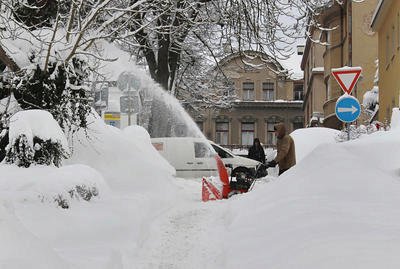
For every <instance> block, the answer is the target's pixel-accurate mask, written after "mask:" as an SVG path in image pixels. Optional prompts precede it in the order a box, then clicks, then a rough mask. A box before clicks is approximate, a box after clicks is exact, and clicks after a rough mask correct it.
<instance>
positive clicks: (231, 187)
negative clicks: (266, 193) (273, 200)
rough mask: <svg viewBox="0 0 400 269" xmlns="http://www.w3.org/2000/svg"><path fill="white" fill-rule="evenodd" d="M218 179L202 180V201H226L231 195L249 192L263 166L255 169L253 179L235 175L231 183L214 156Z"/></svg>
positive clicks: (219, 160)
mask: <svg viewBox="0 0 400 269" xmlns="http://www.w3.org/2000/svg"><path fill="white" fill-rule="evenodd" d="M215 160H216V162H217V167H218V174H219V179H215V178H204V177H203V180H202V200H203V202H207V201H210V200H221V199H227V198H229V197H231V196H232V195H235V194H239V193H245V192H248V191H250V190H251V189H252V188H253V186H254V183H255V182H256V178H257V175H258V173H259V171H262V170H264V172H266V170H265V166H264V165H263V164H261V165H260V166H259V167H257V170H256V172H255V175H254V177H248V176H247V175H245V174H240V173H239V174H237V175H236V180H235V181H233V180H232V177H231V180H229V176H228V171H227V170H226V168H225V165H224V163H223V162H222V160H221V158H220V157H219V156H218V155H216V156H215Z"/></svg>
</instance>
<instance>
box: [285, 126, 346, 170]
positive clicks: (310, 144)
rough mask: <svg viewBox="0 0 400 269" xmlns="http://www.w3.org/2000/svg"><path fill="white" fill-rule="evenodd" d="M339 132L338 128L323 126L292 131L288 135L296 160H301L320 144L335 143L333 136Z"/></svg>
mask: <svg viewBox="0 0 400 269" xmlns="http://www.w3.org/2000/svg"><path fill="white" fill-rule="evenodd" d="M339 133H340V131H338V130H335V129H331V128H325V127H313V128H302V129H297V130H295V131H293V132H292V133H291V134H290V135H291V136H292V138H293V140H294V144H295V148H296V161H297V162H299V161H301V160H302V159H303V158H304V157H305V156H307V155H308V154H310V152H312V151H313V150H314V149H315V148H316V147H317V146H319V145H321V144H325V143H335V142H336V141H335V137H336V136H337V135H339Z"/></svg>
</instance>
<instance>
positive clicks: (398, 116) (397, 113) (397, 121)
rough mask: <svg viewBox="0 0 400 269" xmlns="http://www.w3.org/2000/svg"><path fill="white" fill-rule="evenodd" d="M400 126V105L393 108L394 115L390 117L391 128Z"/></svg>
mask: <svg viewBox="0 0 400 269" xmlns="http://www.w3.org/2000/svg"><path fill="white" fill-rule="evenodd" d="M399 127H400V109H399V108H398V107H394V108H393V109H392V117H391V119H390V129H391V130H395V129H399Z"/></svg>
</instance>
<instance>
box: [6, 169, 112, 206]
mask: <svg viewBox="0 0 400 269" xmlns="http://www.w3.org/2000/svg"><path fill="white" fill-rule="evenodd" d="M0 173H1V175H2V176H1V177H0V193H1V197H2V200H3V201H8V202H13V201H15V202H23V203H29V204H35V203H45V204H53V205H55V206H59V207H61V208H70V207H71V206H72V205H73V204H74V203H75V202H78V201H91V200H93V199H94V198H98V197H99V196H101V197H106V196H107V194H108V192H109V188H108V186H107V185H106V183H105V182H104V179H103V177H102V176H101V174H100V173H99V172H97V171H96V170H94V169H93V168H91V167H88V166H86V165H79V164H76V165H66V166H63V167H61V168H56V167H48V166H34V167H30V168H29V169H21V168H19V167H16V166H12V165H0Z"/></svg>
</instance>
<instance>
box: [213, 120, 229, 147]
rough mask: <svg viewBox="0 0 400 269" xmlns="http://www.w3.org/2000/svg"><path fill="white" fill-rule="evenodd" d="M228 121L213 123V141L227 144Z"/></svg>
mask: <svg viewBox="0 0 400 269" xmlns="http://www.w3.org/2000/svg"><path fill="white" fill-rule="evenodd" d="M228 136H229V123H228V122H217V123H215V142H217V144H220V145H228Z"/></svg>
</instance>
